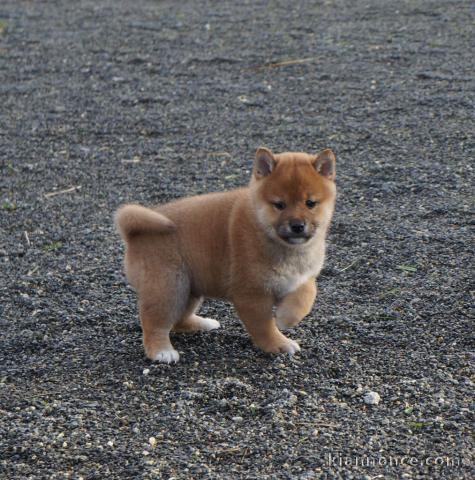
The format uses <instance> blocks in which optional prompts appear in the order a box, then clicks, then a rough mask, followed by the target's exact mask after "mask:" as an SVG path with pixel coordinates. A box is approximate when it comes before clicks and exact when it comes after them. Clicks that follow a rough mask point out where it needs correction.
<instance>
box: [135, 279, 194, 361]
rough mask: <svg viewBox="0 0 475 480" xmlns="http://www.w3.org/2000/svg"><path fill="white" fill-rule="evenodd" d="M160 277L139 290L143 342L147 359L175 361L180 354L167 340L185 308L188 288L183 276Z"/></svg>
mask: <svg viewBox="0 0 475 480" xmlns="http://www.w3.org/2000/svg"><path fill="white" fill-rule="evenodd" d="M162 280H163V281H160V282H157V283H156V284H155V285H154V286H153V287H152V288H147V289H146V290H145V291H141V292H139V311H140V322H141V324H142V332H143V343H144V348H145V353H146V355H147V357H148V358H149V359H150V360H153V361H156V362H164V363H172V362H173V363H174V362H177V361H178V359H179V358H180V355H179V354H178V352H177V351H176V350H175V349H174V348H173V345H172V344H171V342H170V331H171V329H172V328H173V326H174V325H175V324H176V323H177V322H178V321H179V320H180V318H181V317H182V316H183V313H184V312H185V310H186V307H187V298H188V295H189V291H188V287H187V285H186V282H185V281H184V280H183V279H182V280H179V279H177V278H176V277H175V278H172V277H170V278H168V277H167V276H165V277H163V278H162Z"/></svg>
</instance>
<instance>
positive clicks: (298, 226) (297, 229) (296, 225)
mask: <svg viewBox="0 0 475 480" xmlns="http://www.w3.org/2000/svg"><path fill="white" fill-rule="evenodd" d="M289 227H290V230H291V231H292V233H303V232H304V231H305V222H304V221H303V220H299V219H298V218H292V219H290V220H289Z"/></svg>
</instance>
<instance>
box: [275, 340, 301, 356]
mask: <svg viewBox="0 0 475 480" xmlns="http://www.w3.org/2000/svg"><path fill="white" fill-rule="evenodd" d="M280 351H281V352H282V353H288V354H289V355H293V354H294V353H297V352H300V345H299V344H298V343H297V342H294V341H293V340H290V338H287V342H285V343H284V344H282V345H281V346H280Z"/></svg>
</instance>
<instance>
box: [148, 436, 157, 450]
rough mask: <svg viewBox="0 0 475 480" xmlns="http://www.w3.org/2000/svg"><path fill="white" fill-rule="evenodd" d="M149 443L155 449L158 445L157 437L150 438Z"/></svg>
mask: <svg viewBox="0 0 475 480" xmlns="http://www.w3.org/2000/svg"><path fill="white" fill-rule="evenodd" d="M148 443H150V446H151V447H152V448H155V446H156V445H157V439H156V438H155V437H150V438H149V439H148Z"/></svg>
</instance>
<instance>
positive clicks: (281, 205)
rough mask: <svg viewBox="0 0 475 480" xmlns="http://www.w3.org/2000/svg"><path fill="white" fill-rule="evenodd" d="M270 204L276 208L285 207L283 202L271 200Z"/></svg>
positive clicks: (281, 208) (282, 208)
mask: <svg viewBox="0 0 475 480" xmlns="http://www.w3.org/2000/svg"><path fill="white" fill-rule="evenodd" d="M272 205H274V207H275V208H277V210H284V209H285V207H286V205H285V203H284V202H273V203H272Z"/></svg>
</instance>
